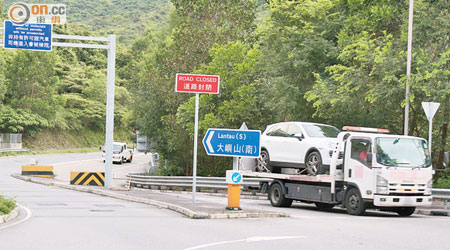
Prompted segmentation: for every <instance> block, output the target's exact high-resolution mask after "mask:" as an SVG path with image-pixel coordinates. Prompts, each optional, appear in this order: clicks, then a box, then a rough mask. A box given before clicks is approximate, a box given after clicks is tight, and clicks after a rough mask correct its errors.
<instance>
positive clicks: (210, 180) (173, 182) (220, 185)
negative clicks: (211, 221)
mask: <svg viewBox="0 0 450 250" xmlns="http://www.w3.org/2000/svg"><path fill="white" fill-rule="evenodd" d="M128 177H129V178H130V186H137V187H146V188H151V187H152V186H155V187H158V189H160V188H161V187H169V188H172V187H181V188H184V189H186V188H192V176H147V175H143V174H129V175H128ZM264 181H266V182H267V181H271V179H264V178H244V181H243V184H242V185H241V187H242V188H243V189H244V190H258V189H259V183H260V182H264ZM196 186H197V188H208V189H213V190H218V189H226V188H227V187H228V184H227V183H226V180H225V177H197V178H196Z"/></svg>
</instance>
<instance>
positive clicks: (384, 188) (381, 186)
mask: <svg viewBox="0 0 450 250" xmlns="http://www.w3.org/2000/svg"><path fill="white" fill-rule="evenodd" d="M377 193H378V194H389V190H388V181H387V180H386V179H385V178H383V177H381V176H379V175H377Z"/></svg>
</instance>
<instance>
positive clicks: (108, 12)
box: [3, 0, 172, 45]
mask: <svg viewBox="0 0 450 250" xmlns="http://www.w3.org/2000/svg"><path fill="white" fill-rule="evenodd" d="M16 2H18V1H16V0H5V1H4V5H3V6H4V9H5V11H7V10H8V9H9V7H10V6H11V5H12V4H14V3H16ZM19 2H20V1H19ZM24 2H26V3H48V4H50V3H63V4H65V5H66V6H67V21H68V23H70V24H77V25H79V26H80V27H81V28H83V29H86V30H89V31H94V32H96V34H98V35H102V36H103V35H106V34H116V35H117V38H118V42H119V43H121V44H124V45H129V44H131V42H132V41H133V40H135V39H136V38H138V37H140V36H141V35H142V34H143V33H144V31H145V30H146V29H147V28H148V27H155V28H159V27H162V26H164V25H165V24H166V23H167V20H168V15H169V12H170V9H171V6H172V5H171V3H170V1H169V0H95V1H91V0H48V1H37V0H33V1H24Z"/></svg>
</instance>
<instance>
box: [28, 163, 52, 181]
mask: <svg viewBox="0 0 450 250" xmlns="http://www.w3.org/2000/svg"><path fill="white" fill-rule="evenodd" d="M22 175H27V176H34V177H44V178H53V177H54V174H53V167H52V166H39V165H24V166H22Z"/></svg>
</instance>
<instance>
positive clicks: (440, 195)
mask: <svg viewBox="0 0 450 250" xmlns="http://www.w3.org/2000/svg"><path fill="white" fill-rule="evenodd" d="M431 192H432V195H433V198H435V199H442V200H444V208H447V202H448V201H449V200H450V189H443V188H433V189H432V190H431Z"/></svg>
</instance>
